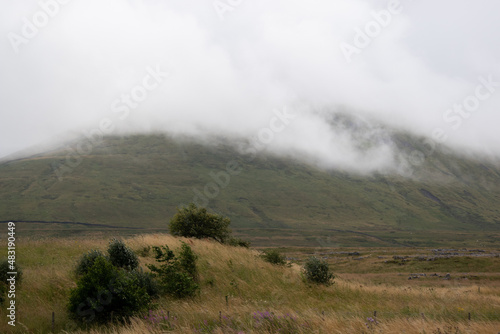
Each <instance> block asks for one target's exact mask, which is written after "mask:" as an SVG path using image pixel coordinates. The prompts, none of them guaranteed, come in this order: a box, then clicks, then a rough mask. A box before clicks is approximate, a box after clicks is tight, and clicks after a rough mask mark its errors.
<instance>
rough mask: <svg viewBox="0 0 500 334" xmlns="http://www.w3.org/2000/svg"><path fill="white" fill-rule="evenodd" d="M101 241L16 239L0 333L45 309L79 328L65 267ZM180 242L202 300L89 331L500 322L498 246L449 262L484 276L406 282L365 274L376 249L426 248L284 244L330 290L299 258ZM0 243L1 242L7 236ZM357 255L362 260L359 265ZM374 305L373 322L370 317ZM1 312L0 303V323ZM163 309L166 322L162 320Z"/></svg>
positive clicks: (451, 268)
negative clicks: (330, 275)
mask: <svg viewBox="0 0 500 334" xmlns="http://www.w3.org/2000/svg"><path fill="white" fill-rule="evenodd" d="M108 240H109V237H100V238H93V239H92V240H90V239H88V238H67V239H62V238H49V239H36V240H35V239H29V238H20V239H19V242H18V244H17V263H18V264H19V265H21V266H23V268H24V281H23V282H22V284H21V285H20V286H18V289H17V293H16V305H17V307H18V308H17V320H18V323H17V326H16V327H15V328H14V329H13V328H12V327H9V326H8V325H7V324H6V321H5V320H4V321H1V322H0V332H2V333H10V332H14V333H48V332H50V331H51V314H52V312H54V313H55V332H56V333H66V332H67V333H84V332H86V331H85V330H83V329H80V328H79V327H78V326H77V325H76V324H75V323H73V322H72V321H70V320H69V319H68V316H67V313H66V303H67V300H68V295H69V294H68V292H69V289H70V288H71V287H74V286H75V283H74V276H73V274H72V269H73V268H74V265H75V262H76V260H77V259H78V258H79V256H80V255H81V254H82V253H84V252H86V251H88V250H91V249H101V250H105V249H106V247H107V243H108ZM182 240H184V241H185V242H187V243H189V244H190V245H191V247H192V248H193V250H194V251H195V253H196V254H198V255H199V260H198V265H199V273H200V283H201V294H200V295H199V296H197V297H194V298H193V299H184V300H176V299H171V298H168V297H163V298H161V299H159V300H157V302H156V303H155V305H154V306H153V307H152V310H151V311H150V312H145V313H144V314H140V315H138V316H137V317H136V318H134V319H133V320H132V323H131V325H130V326H119V325H114V326H107V327H105V328H99V327H95V328H94V327H92V326H90V327H89V328H88V330H89V331H90V332H91V333H95V334H98V333H146V332H148V333H164V332H165V331H168V332H171V333H278V332H279V330H280V329H281V330H282V332H285V333H401V332H402V329H403V328H404V330H405V333H409V334H410V333H496V332H497V331H498V328H500V327H499V326H500V276H498V272H499V271H500V258H499V257H498V254H500V249H495V250H493V249H491V250H485V251H484V253H482V254H484V256H483V257H482V258H480V257H476V256H472V257H470V258H467V257H462V256H458V257H456V258H454V259H458V260H459V261H460V262H463V263H468V264H469V265H470V267H469V269H472V270H474V269H475V268H476V267H480V268H481V271H482V272H481V273H476V272H472V271H469V272H468V273H467V274H465V273H462V272H461V270H462V269H463V268H462V267H460V266H458V267H457V266H455V264H454V263H455V262H454V260H453V259H452V260H451V261H452V262H450V263H449V264H437V263H434V264H433V266H434V267H433V268H432V270H433V271H432V272H434V270H437V272H438V273H439V274H440V275H442V276H444V275H445V273H447V272H449V273H451V279H449V280H444V279H443V278H442V277H431V276H428V277H427V278H420V279H414V280H408V279H407V277H408V274H409V273H410V272H411V271H410V270H413V269H416V268H415V267H412V268H406V269H405V270H401V268H403V267H404V266H401V265H394V264H391V263H389V264H386V267H384V268H385V269H382V270H380V269H379V270H378V271H377V273H376V274H372V273H371V272H375V271H376V270H374V268H375V267H376V266H378V265H379V264H378V262H379V261H381V259H380V258H379V256H381V255H382V256H386V257H387V258H388V259H391V258H392V256H393V255H396V256H400V257H405V256H410V255H414V256H417V255H422V254H420V253H432V251H431V250H418V251H414V250H405V249H399V250H390V249H366V248H363V249H361V250H360V249H350V250H346V249H326V248H324V249H322V250H316V251H315V250H314V249H303V250H300V249H294V250H291V249H290V250H288V252H289V254H290V255H293V256H296V257H305V256H308V255H309V254H307V253H309V252H313V253H316V255H318V256H322V257H326V258H327V259H328V261H330V263H331V265H332V268H333V270H334V272H335V273H336V275H337V277H336V279H335V284H334V285H333V286H330V287H325V286H315V285H310V284H308V283H305V282H304V281H303V280H302V278H301V276H300V267H299V265H300V264H301V259H297V260H296V262H297V263H295V264H293V265H292V266H291V267H276V266H273V265H271V264H269V263H266V262H264V261H263V260H262V259H261V258H260V257H258V253H257V251H255V250H248V249H242V248H233V247H228V246H224V245H220V244H217V243H215V242H209V241H203V240H189V239H182ZM125 242H126V244H127V245H129V246H130V247H131V248H132V249H133V250H134V251H136V253H137V254H139V255H140V263H141V266H144V265H145V264H146V263H153V260H154V259H153V257H152V254H149V255H148V254H147V253H144V251H143V250H144V248H145V247H147V246H155V245H156V246H161V245H165V244H167V245H168V246H169V247H170V248H176V247H179V246H180V240H179V239H175V238H173V237H171V236H168V235H161V234H150V235H139V236H135V237H132V238H127V239H125ZM0 247H6V245H5V242H2V243H0ZM346 251H349V252H352V253H351V254H350V255H349V254H346ZM355 251H358V252H361V254H360V256H361V257H363V259H361V260H360V259H357V258H358V257H360V256H359V255H353V253H354V252H355ZM318 252H322V253H323V254H319V253H318ZM342 252H343V253H342ZM325 253H328V254H327V255H325ZM424 255H425V254H424ZM360 261H364V262H362V264H361V265H360V263H361V262H360ZM362 268H363V269H362ZM420 269H421V268H420ZM403 272H404V275H403V274H402V273H403ZM428 273H430V272H429V271H428ZM464 275H468V277H469V279H464V278H463V277H462V276H464ZM479 288H480V289H479ZM226 296H228V297H227V298H228V299H227V304H226ZM374 311H377V317H376V319H377V323H374V322H373V323H372V322H371V321H370V320H368V318H369V317H373V312H374ZM5 312H6V310H5V308H4V307H2V308H0V317H2V318H3V319H5V317H6V314H5ZM219 312H220V313H219ZM266 312H269V313H266ZM469 313H471V320H470V321H469V320H468V317H469ZM167 314H169V315H170V319H169V320H165V318H164V317H165V316H166V315H167ZM160 318H161V319H160Z"/></svg>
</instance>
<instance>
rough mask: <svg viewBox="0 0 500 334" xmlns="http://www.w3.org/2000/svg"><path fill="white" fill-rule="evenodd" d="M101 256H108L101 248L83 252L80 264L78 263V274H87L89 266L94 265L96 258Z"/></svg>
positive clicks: (76, 270)
mask: <svg viewBox="0 0 500 334" xmlns="http://www.w3.org/2000/svg"><path fill="white" fill-rule="evenodd" d="M100 257H102V258H105V257H106V256H105V255H104V254H103V253H102V252H101V251H100V250H97V249H93V250H91V251H89V252H88V253H85V254H83V255H82V256H81V257H80V260H79V261H78V264H77V265H76V269H75V272H76V275H77V276H81V275H85V274H86V273H87V271H88V270H89V268H90V267H92V266H93V265H94V262H95V260H96V259H97V258H100Z"/></svg>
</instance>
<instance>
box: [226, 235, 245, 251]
mask: <svg viewBox="0 0 500 334" xmlns="http://www.w3.org/2000/svg"><path fill="white" fill-rule="evenodd" d="M227 244H228V245H230V246H234V247H245V248H249V247H250V241H246V240H243V239H241V238H236V237H230V238H229V240H228V241H227Z"/></svg>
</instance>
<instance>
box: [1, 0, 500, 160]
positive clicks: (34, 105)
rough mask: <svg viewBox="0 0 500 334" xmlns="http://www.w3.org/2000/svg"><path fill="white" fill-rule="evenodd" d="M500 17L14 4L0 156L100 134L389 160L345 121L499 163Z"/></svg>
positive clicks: (233, 0)
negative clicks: (338, 115) (362, 146)
mask: <svg viewBox="0 0 500 334" xmlns="http://www.w3.org/2000/svg"><path fill="white" fill-rule="evenodd" d="M64 2H67V3H64ZM42 4H45V5H42ZM499 16H500V2H498V1H494V0H490V1H486V0H485V1H465V0H461V1H457V0H454V1H452V0H443V1H430V0H419V1H408V0H401V1H400V2H397V1H396V2H394V1H392V2H391V1H373V0H370V1H368V0H324V1H320V0H311V1H307V2H304V1H296V0H272V1H269V0H266V1H264V0H248V1H246V0H241V1H239V0H221V1H212V0H203V1H201V0H183V1H160V0H128V1H127V0H121V1H118V0H108V1H98V0H85V1H83V0H71V1H68V0H64V1H62V0H59V1H56V0H41V1H40V2H38V1H2V2H1V3H0V35H1V36H2V37H1V39H0V138H1V140H0V157H2V156H6V155H9V154H11V153H13V152H16V151H18V150H21V149H24V148H27V147H30V146H32V145H35V144H38V143H40V142H43V141H46V140H49V139H50V140H56V141H63V140H65V139H66V138H67V137H66V134H67V133H68V132H71V133H73V134H74V133H83V131H84V130H85V129H86V130H96V129H100V127H101V129H107V130H108V132H109V133H110V134H113V133H121V132H123V131H131V130H132V131H150V130H164V131H167V132H169V133H174V134H175V133H177V134H179V133H180V134H195V135H199V136H204V135H206V134H218V135H226V136H236V137H249V138H253V140H254V141H255V140H257V141H259V140H260V141H261V144H262V142H263V141H264V142H265V144H266V147H267V148H268V149H270V150H274V151H280V152H298V153H299V154H300V155H303V156H304V157H307V159H312V160H318V161H322V164H326V165H330V166H331V167H336V166H340V167H344V168H349V167H355V166H360V165H363V164H367V163H368V164H371V165H372V166H373V165H377V164H380V165H381V166H382V165H384V164H386V163H388V161H390V157H391V154H392V153H391V151H390V146H388V145H387V143H383V142H381V143H379V144H376V145H375V148H374V149H373V150H372V151H371V152H369V153H370V154H362V153H360V152H358V151H356V143H354V142H353V141H354V139H353V138H352V136H351V135H350V134H349V133H348V131H347V130H345V129H339V128H335V127H331V126H330V125H328V124H327V123H326V120H327V119H329V117H330V116H329V114H331V113H333V112H335V111H337V110H344V111H346V110H347V111H348V112H352V113H353V114H355V115H356V117H358V118H360V119H372V118H373V119H377V120H380V121H381V122H383V123H387V124H390V125H391V126H395V127H400V128H403V129H408V130H411V131H414V132H416V133H418V134H422V135H425V136H429V137H432V136H433V134H434V133H435V132H436V131H438V133H441V134H442V135H441V136H439V138H441V139H440V140H441V141H442V142H444V143H445V144H446V145H451V146H456V147H465V148H469V149H472V150H478V151H481V152H490V153H494V154H496V155H500V140H499V139H500V131H498V127H499V125H500V113H499V111H500V110H499V109H500V108H499V107H500V43H499V39H498V32H499V31H500V19H499V18H500V17H499ZM167 73H168V74H167ZM134 96H135V97H134ZM127 97H129V98H130V100H127ZM127 101H128V102H127ZM457 106H458V107H457ZM454 107H455V108H454ZM284 108H285V109H286V110H287V111H284V110H285V109H284ZM276 113H278V114H280V115H281V116H282V117H285V118H286V117H287V116H283V114H284V113H285V115H286V113H288V115H293V117H291V116H290V117H289V118H287V119H285V121H283V120H281V119H280V120H281V123H279V122H277V121H273V118H275V117H276ZM103 122H104V123H103ZM271 123H273V124H271ZM283 125H285V126H283ZM266 128H267V129H273V130H272V131H273V134H272V137H273V138H272V140H267V139H266V138H268V137H265V135H268V136H270V134H269V133H268V132H266V133H264V132H265V131H264V132H262V131H263V129H266ZM436 129H439V130H436ZM277 130H279V131H277ZM378 131H379V130H378V129H377V128H376V127H375V128H373V129H372V130H370V131H368V133H367V136H368V137H367V138H368V139H370V138H371V137H370V136H374V138H375V137H376V135H377V133H378ZM259 134H260V135H261V136H262V137H260V139H258V138H259ZM256 138H257V139H256ZM436 138H437V137H436ZM443 138H445V139H443ZM365 153H366V152H365ZM377 159H378V160H377Z"/></svg>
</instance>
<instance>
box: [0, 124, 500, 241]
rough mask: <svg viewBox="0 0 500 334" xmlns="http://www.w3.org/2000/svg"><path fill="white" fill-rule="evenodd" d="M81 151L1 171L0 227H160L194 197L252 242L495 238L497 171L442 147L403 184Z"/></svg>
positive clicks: (305, 170)
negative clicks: (17, 224)
mask: <svg viewBox="0 0 500 334" xmlns="http://www.w3.org/2000/svg"><path fill="white" fill-rule="evenodd" d="M391 139H392V140H393V142H394V143H395V145H396V146H397V147H398V148H399V150H400V152H401V154H402V155H403V156H404V155H405V154H406V155H409V154H411V152H413V151H414V150H415V149H417V150H418V149H421V150H422V151H424V152H425V147H424V146H423V144H422V143H421V140H419V138H416V137H413V136H410V135H407V134H394V135H392V137H391ZM75 145H76V142H75V143H72V145H71V146H72V147H75ZM90 151H91V152H89V154H87V155H83V156H77V155H74V156H72V157H71V159H69V160H68V159H66V155H67V154H68V151H67V150H66V149H60V150H54V151H51V152H47V153H44V154H40V155H37V156H32V157H29V158H25V159H18V160H14V161H8V162H4V163H2V164H0V221H7V220H16V221H43V222H50V221H56V222H79V223H89V224H103V225H111V226H117V227H136V228H146V229H164V228H165V227H166V223H167V222H168V220H169V218H170V217H171V216H172V215H173V214H174V213H175V208H176V207H177V206H179V205H181V204H187V203H189V202H191V201H196V202H198V203H199V204H202V205H206V206H208V207H209V208H211V209H212V210H214V211H216V212H220V213H222V214H224V215H227V216H229V217H230V218H231V220H232V228H233V229H234V230H235V231H236V232H237V233H238V234H242V235H245V236H246V237H247V238H250V239H251V240H252V241H253V242H254V244H256V245H260V244H266V245H269V244H274V245H282V244H286V245H309V246H311V245H318V246H324V245H325V246H326V245H328V246H343V245H367V246H373V245H379V246H380V245H386V246H393V245H407V246H409V245H440V244H450V245H451V244H457V245H470V244H475V243H478V244H481V245H487V244H491V243H495V242H496V240H497V238H498V236H499V234H498V232H499V231H500V206H499V205H498V203H499V202H500V168H499V166H498V164H495V163H492V162H485V161H475V160H471V159H465V158H461V157H460V156H458V155H457V154H453V153H450V152H444V151H442V150H438V151H435V152H433V154H432V155H429V156H428V157H427V159H425V160H424V161H423V164H421V165H419V166H418V167H415V171H414V174H413V177H410V178H405V177H402V176H388V175H381V174H375V175H371V176H361V175H353V174H349V173H345V172H339V171H330V172H327V171H323V170H319V169H317V168H314V167H311V166H308V165H306V164H304V163H300V162H297V161H295V160H293V159H287V158H279V157H274V156H259V157H256V158H253V157H250V156H246V155H242V154H240V153H238V152H237V151H236V150H234V149H233V148H232V146H230V145H227V144H223V142H221V144H219V145H214V146H204V145H201V144H199V143H195V142H190V141H187V140H173V139H171V138H168V137H165V136H163V135H133V136H128V137H107V138H105V139H104V140H103V141H102V143H100V144H99V145H95V146H94V147H93V148H92V150H90ZM71 166H73V167H71ZM228 168H229V171H230V172H231V171H233V170H235V171H236V172H235V173H233V175H229V173H227V172H223V171H226V170H228ZM221 172H223V173H222V174H221ZM217 175H218V176H217ZM228 176H229V178H228ZM200 193H201V194H204V195H200ZM207 194H208V196H207ZM47 224H48V223H45V224H43V223H39V224H31V225H29V227H26V229H49V227H48V226H49V225H47ZM26 226H28V225H26ZM55 226H56V225H50V229H53V228H56V227H55ZM57 226H58V227H57V228H58V229H63V230H71V229H75V228H79V229H82V228H83V227H82V225H78V226H75V227H72V226H71V225H68V224H58V225H57ZM85 228H87V227H85Z"/></svg>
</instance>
